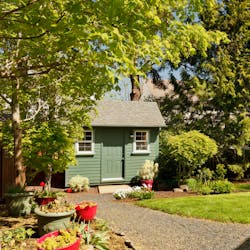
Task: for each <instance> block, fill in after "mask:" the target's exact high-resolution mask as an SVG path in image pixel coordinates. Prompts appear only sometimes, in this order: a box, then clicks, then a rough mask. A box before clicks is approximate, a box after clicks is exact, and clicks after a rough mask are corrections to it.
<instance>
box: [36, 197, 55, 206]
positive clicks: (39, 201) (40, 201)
mask: <svg viewBox="0 0 250 250" xmlns="http://www.w3.org/2000/svg"><path fill="white" fill-rule="evenodd" d="M55 199H56V198H54V197H36V199H35V202H36V203H37V204H38V205H46V204H48V203H49V202H52V201H54V200H55Z"/></svg>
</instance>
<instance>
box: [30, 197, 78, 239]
mask: <svg viewBox="0 0 250 250" xmlns="http://www.w3.org/2000/svg"><path fill="white" fill-rule="evenodd" d="M34 212H35V214H36V216H37V219H38V233H39V235H44V234H46V233H49V232H53V231H58V230H61V229H66V228H68V226H69V224H70V219H71V217H72V215H73V214H74V213H75V206H74V205H72V204H70V203H68V202H67V201H64V200H62V199H56V200H54V201H52V202H50V203H48V204H46V205H41V206H38V207H36V208H35V210H34Z"/></svg>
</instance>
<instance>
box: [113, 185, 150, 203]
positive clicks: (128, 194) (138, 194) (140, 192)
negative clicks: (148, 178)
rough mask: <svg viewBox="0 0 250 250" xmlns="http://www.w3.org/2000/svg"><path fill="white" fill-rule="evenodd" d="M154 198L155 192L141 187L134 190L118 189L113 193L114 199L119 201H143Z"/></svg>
mask: <svg viewBox="0 0 250 250" xmlns="http://www.w3.org/2000/svg"><path fill="white" fill-rule="evenodd" d="M153 196H154V191H152V190H149V189H148V188H145V187H140V186H135V187H132V188H128V189H125V188H123V189H118V190H116V191H115V192H114V193H113V197H114V198H115V199H117V200H121V199H126V198H129V199H133V198H135V199H138V200H143V199H151V198H153Z"/></svg>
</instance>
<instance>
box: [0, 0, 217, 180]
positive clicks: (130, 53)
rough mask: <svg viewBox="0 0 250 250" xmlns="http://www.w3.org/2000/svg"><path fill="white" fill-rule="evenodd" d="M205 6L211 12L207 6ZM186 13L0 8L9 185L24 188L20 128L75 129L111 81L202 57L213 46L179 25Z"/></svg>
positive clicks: (156, 4) (163, 5)
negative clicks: (12, 174)
mask: <svg viewBox="0 0 250 250" xmlns="http://www.w3.org/2000/svg"><path fill="white" fill-rule="evenodd" d="M206 2H207V3H208V5H207V7H208V8H209V9H211V8H213V2H214V1H213V0H210V1H206ZM187 6H189V4H188V1H176V2H175V3H173V2H172V1H169V2H168V1H167V2H165V1H164V2H163V1H146V0H139V1H138V0H132V1H128V0H126V1H124V0H116V1H110V0H104V1H80V0H73V1H69V0H66V1H65V0H55V1H53V2H47V1H44V0H25V1H21V0H17V1H14V2H13V1H12V2H8V1H7V2H6V1H5V2H2V3H1V4H0V7H1V8H0V64H1V67H0V79H1V80H0V81H1V89H0V98H1V101H0V108H1V109H0V110H1V111H4V112H10V113H11V114H12V126H11V128H12V129H13V137H14V146H13V148H14V150H13V152H14V153H13V155H14V162H15V168H16V170H17V178H16V183H19V184H21V185H23V184H24V183H25V166H24V165H23V160H22V137H23V136H24V135H25V133H26V132H27V131H28V130H26V132H25V129H26V128H27V127H29V126H34V125H35V124H39V123H42V122H44V121H50V120H53V121H54V122H57V124H60V125H61V126H65V125H67V126H72V127H75V128H76V129H77V128H79V127H81V126H82V124H83V123H85V122H86V123H87V116H86V114H87V113H88V111H90V110H91V108H93V106H94V102H93V101H92V99H93V98H92V99H91V98H90V97H94V99H96V100H97V99H99V98H101V96H102V95H103V93H104V92H105V91H107V90H109V89H111V87H112V85H113V84H114V83H116V82H117V76H120V75H123V76H130V75H131V76H137V75H138V76H143V75H145V72H148V70H149V68H150V67H151V65H152V63H156V64H157V63H160V62H161V60H162V58H165V59H166V58H167V59H169V60H170V61H172V62H175V63H178V61H179V60H180V57H181V55H190V54H193V53H194V51H195V50H194V47H196V48H198V50H199V51H200V53H202V54H203V53H205V51H206V48H207V47H208V46H209V42H211V41H217V42H218V41H219V40H220V37H221V36H217V35H218V34H217V33H216V32H206V31H205V29H203V28H202V27H201V26H200V25H199V24H197V25H196V24H194V25H189V24H188V23H187V24H185V22H184V21H183V20H184V17H185V14H186V7H187ZM190 6H191V7H190V8H191V9H190V11H191V12H189V14H190V13H195V11H196V10H199V9H200V8H201V6H203V5H202V1H199V0H194V1H192V4H191V5H190ZM203 7H205V6H203ZM169 20H171V22H170V23H168V22H169ZM175 33H176V35H173V34H175ZM193 44H195V46H193ZM148 62H152V63H148ZM135 83H136V82H135Z"/></svg>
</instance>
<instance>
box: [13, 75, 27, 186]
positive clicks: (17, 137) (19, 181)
mask: <svg viewBox="0 0 250 250" xmlns="http://www.w3.org/2000/svg"><path fill="white" fill-rule="evenodd" d="M12 88H13V92H12V93H13V95H12V129H13V135H14V165H15V170H16V178H15V183H16V185H19V186H21V187H23V186H24V185H25V182H26V173H25V170H26V169H25V166H23V162H22V128H21V117H20V106H19V88H20V82H19V79H16V81H14V82H13V84H12Z"/></svg>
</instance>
